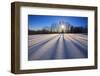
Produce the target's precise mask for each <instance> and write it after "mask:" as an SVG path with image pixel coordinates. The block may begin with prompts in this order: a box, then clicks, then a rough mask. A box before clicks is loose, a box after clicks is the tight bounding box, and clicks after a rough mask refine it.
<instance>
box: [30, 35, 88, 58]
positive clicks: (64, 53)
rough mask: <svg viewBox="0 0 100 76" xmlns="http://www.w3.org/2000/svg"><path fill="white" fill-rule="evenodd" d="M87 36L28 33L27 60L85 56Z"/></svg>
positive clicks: (86, 53)
mask: <svg viewBox="0 0 100 76" xmlns="http://www.w3.org/2000/svg"><path fill="white" fill-rule="evenodd" d="M87 37H88V36H87V35H84V34H43V35H42V34H40V35H29V38H28V60H50V59H75V58H87V57H88V38H87Z"/></svg>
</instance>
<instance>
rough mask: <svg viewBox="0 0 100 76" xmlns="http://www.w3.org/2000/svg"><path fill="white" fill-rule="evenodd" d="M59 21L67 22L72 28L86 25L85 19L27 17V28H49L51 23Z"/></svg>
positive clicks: (45, 16) (86, 19)
mask: <svg viewBox="0 0 100 76" xmlns="http://www.w3.org/2000/svg"><path fill="white" fill-rule="evenodd" d="M59 21H64V22H68V23H70V24H71V25H73V26H82V27H84V26H86V25H88V18H87V17H74V16H50V15H48V16H47V15H28V27H29V29H31V30H39V29H42V28H44V27H46V26H51V24H53V23H58V22H59Z"/></svg>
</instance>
